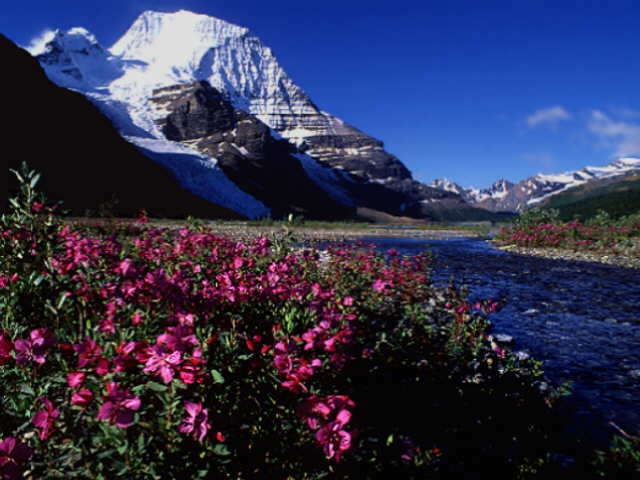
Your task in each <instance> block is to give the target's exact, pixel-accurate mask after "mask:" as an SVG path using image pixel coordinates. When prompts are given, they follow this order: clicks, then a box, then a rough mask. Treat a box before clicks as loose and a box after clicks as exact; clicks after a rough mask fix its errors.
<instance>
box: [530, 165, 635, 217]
mask: <svg viewBox="0 0 640 480" xmlns="http://www.w3.org/2000/svg"><path fill="white" fill-rule="evenodd" d="M538 205H539V206H541V207H543V208H555V209H558V211H559V214H560V218H561V219H563V220H571V219H573V218H575V217H576V216H577V217H579V218H581V219H587V218H589V217H592V216H594V215H595V214H597V213H598V211H599V210H604V211H605V212H607V213H608V214H609V215H610V216H611V217H613V218H619V217H621V216H625V215H630V214H638V213H640V170H636V171H633V172H629V173H627V174H626V175H623V176H617V177H607V178H600V179H596V180H593V181H590V182H586V183H583V184H581V185H578V186H575V187H572V188H569V189H567V190H565V191H563V192H561V193H559V194H558V195H553V196H550V197H548V198H546V199H544V200H543V201H542V202H540V203H539V204H538Z"/></svg>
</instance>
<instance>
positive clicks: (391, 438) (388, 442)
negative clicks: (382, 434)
mask: <svg viewBox="0 0 640 480" xmlns="http://www.w3.org/2000/svg"><path fill="white" fill-rule="evenodd" d="M392 443H393V433H392V434H390V435H389V436H388V437H387V447H388V446H389V445H391V444H392Z"/></svg>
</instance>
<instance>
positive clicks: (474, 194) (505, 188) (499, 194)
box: [430, 157, 640, 212]
mask: <svg viewBox="0 0 640 480" xmlns="http://www.w3.org/2000/svg"><path fill="white" fill-rule="evenodd" d="M634 173H640V158H634V157H626V158H619V159H618V160H615V161H613V162H611V163H609V164H608V165H605V166H604V167H584V168H583V169H581V170H572V171H568V172H564V173H559V174H555V175H543V174H538V175H534V176H532V177H528V178H525V179H524V180H522V181H520V182H518V183H512V182H509V181H507V180H504V179H500V180H498V181H496V182H495V183H494V184H493V185H491V187H489V188H485V189H477V188H473V187H470V188H464V187H461V186H460V185H458V184H457V183H455V182H453V181H451V180H449V179H447V178H441V179H437V180H435V181H434V182H432V183H431V184H430V186H432V187H434V188H439V189H442V190H443V191H448V192H451V193H456V194H458V195H460V196H461V197H462V198H463V199H464V200H465V201H466V202H467V203H469V205H472V206H475V207H479V208H484V209H486V210H489V211H492V212H522V211H524V210H526V209H528V208H530V207H533V206H535V205H538V204H540V203H542V202H544V201H545V200H547V199H550V198H552V197H554V196H555V195H558V194H560V193H562V192H565V191H567V190H570V189H573V188H574V187H578V186H581V185H589V184H591V183H594V184H596V183H598V182H600V181H602V180H605V179H622V178H623V177H625V176H626V175H631V174H634Z"/></svg>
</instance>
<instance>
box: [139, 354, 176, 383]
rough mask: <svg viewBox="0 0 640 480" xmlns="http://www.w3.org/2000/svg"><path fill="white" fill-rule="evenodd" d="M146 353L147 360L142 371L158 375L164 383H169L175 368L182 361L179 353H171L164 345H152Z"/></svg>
mask: <svg viewBox="0 0 640 480" xmlns="http://www.w3.org/2000/svg"><path fill="white" fill-rule="evenodd" d="M147 353H148V354H149V359H148V360H147V362H146V363H145V367H144V370H143V371H144V372H151V373H155V374H157V375H160V377H161V378H162V381H163V382H164V383H170V382H171V380H173V375H174V373H175V367H176V366H177V365H179V364H180V362H181V361H182V359H181V354H180V352H178V351H174V352H172V351H171V350H169V349H168V348H166V347H165V346H164V345H153V346H152V347H149V350H148V351H147Z"/></svg>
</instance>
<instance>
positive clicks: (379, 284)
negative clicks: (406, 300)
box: [372, 278, 392, 292]
mask: <svg viewBox="0 0 640 480" xmlns="http://www.w3.org/2000/svg"><path fill="white" fill-rule="evenodd" d="M391 285H392V284H391V282H389V281H387V280H381V279H379V278H378V279H376V281H375V282H373V287H372V288H373V289H374V290H375V291H376V292H382V291H384V289H385V288H387V287H390V286H391Z"/></svg>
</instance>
